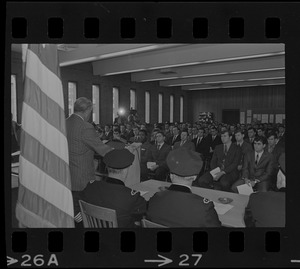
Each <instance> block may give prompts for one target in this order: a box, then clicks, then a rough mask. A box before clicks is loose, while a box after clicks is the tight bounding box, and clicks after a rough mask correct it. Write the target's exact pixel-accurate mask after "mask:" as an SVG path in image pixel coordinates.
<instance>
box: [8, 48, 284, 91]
mask: <svg viewBox="0 0 300 269" xmlns="http://www.w3.org/2000/svg"><path fill="white" fill-rule="evenodd" d="M20 46H21V45H19V44H13V45H12V50H18V51H20ZM58 49H59V60H60V66H62V67H63V66H69V65H74V64H79V63H85V62H91V63H92V66H93V73H94V75H99V76H113V75H116V74H124V73H130V75H131V80H132V81H135V82H140V83H143V82H147V81H157V82H158V83H159V85H160V86H164V87H175V86H176V87H178V86H179V87H181V89H182V90H189V91H191V90H209V89H226V88H234V87H252V86H264V85H284V84H285V50H284V44H244V43H243V44H236V43H234V44H58Z"/></svg>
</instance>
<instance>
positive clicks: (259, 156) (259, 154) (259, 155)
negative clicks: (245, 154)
mask: <svg viewBox="0 0 300 269" xmlns="http://www.w3.org/2000/svg"><path fill="white" fill-rule="evenodd" d="M254 153H255V155H254V158H256V155H257V154H258V161H259V160H260V158H261V155H263V153H264V151H262V152H261V153H257V152H256V151H254Z"/></svg>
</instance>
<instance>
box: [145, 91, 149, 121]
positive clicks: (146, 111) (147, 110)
mask: <svg viewBox="0 0 300 269" xmlns="http://www.w3.org/2000/svg"><path fill="white" fill-rule="evenodd" d="M145 122H146V123H150V92H148V91H146V92H145Z"/></svg>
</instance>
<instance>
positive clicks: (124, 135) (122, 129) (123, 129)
mask: <svg viewBox="0 0 300 269" xmlns="http://www.w3.org/2000/svg"><path fill="white" fill-rule="evenodd" d="M119 128H120V137H121V138H122V139H124V140H126V142H127V131H126V127H125V125H124V124H120V127H119Z"/></svg>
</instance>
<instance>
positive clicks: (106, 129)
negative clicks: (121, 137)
mask: <svg viewBox="0 0 300 269" xmlns="http://www.w3.org/2000/svg"><path fill="white" fill-rule="evenodd" d="M112 138H113V132H112V130H111V129H110V126H109V125H108V124H106V125H105V126H104V133H103V136H102V140H111V139H112Z"/></svg>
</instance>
